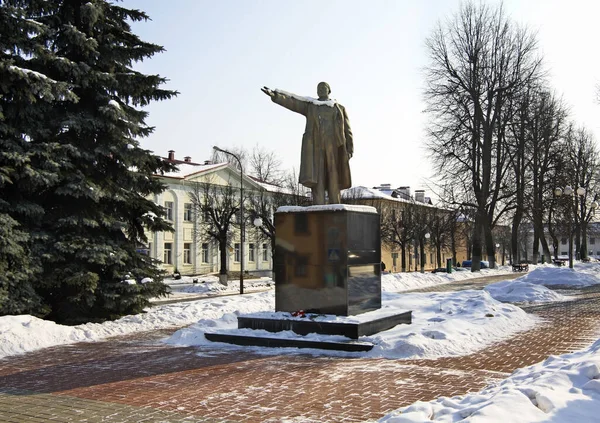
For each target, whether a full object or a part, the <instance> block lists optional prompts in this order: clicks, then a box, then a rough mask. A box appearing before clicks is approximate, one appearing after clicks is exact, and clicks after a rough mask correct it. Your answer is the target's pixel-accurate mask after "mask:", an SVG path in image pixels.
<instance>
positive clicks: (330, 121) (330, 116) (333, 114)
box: [261, 82, 354, 204]
mask: <svg viewBox="0 0 600 423" xmlns="http://www.w3.org/2000/svg"><path fill="white" fill-rule="evenodd" d="M261 91H262V92H264V93H265V94H266V95H268V96H269V97H271V100H273V102H274V103H277V104H279V105H280V106H283V107H285V108H287V109H290V110H291V111H293V112H296V113H300V114H302V115H304V116H306V129H305V131H304V135H303V136H302V150H301V160H300V175H299V178H298V179H299V182H300V183H301V184H302V185H304V186H305V187H308V188H310V189H311V191H312V199H313V204H325V190H327V195H328V197H329V204H339V203H340V202H341V201H340V190H342V189H346V188H350V187H351V186H352V179H351V177H350V164H349V159H350V158H351V157H352V154H353V152H354V146H353V140H352V131H351V129H350V121H349V119H348V115H347V114H346V109H345V108H344V106H342V105H341V104H338V103H337V102H336V101H335V100H332V99H330V98H329V94H330V93H331V88H330V87H329V84H328V83H327V82H320V83H319V85H317V94H318V96H319V98H318V99H314V98H310V97H301V96H297V95H295V94H291V93H287V92H285V91H282V90H271V89H270V88H267V87H263V88H261Z"/></svg>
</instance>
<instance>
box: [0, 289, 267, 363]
mask: <svg viewBox="0 0 600 423" xmlns="http://www.w3.org/2000/svg"><path fill="white" fill-rule="evenodd" d="M274 306H275V297H274V295H273V292H263V293H259V294H249V295H244V296H243V297H222V298H213V299H211V300H210V301H192V302H185V303H177V304H169V305H162V306H156V307H153V308H150V309H148V311H147V312H146V313H142V314H137V315H134V316H126V317H123V318H121V319H119V320H115V321H111V322H104V323H101V324H99V323H86V324H84V325H77V326H63V325H57V324H56V323H54V322H50V321H47V320H42V319H38V318H37V317H33V316H29V315H22V316H2V317H0V358H3V357H6V356H9V355H14V354H21V353H24V352H28V351H34V350H37V349H40V348H46V347H51V346H55V345H62V344H71V343H74V342H86V341H98V340H102V339H105V338H107V337H110V336H116V335H125V334H129V333H134V332H144V331H150V330H156V329H164V328H170V327H180V326H184V325H189V324H191V323H194V322H197V321H198V320H200V319H202V318H208V319H218V318H220V317H221V316H223V315H224V314H226V313H233V312H238V313H240V312H241V313H252V312H255V311H259V310H264V309H269V308H273V307H274Z"/></svg>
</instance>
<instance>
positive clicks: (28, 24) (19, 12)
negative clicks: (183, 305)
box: [0, 0, 176, 322]
mask: <svg viewBox="0 0 600 423" xmlns="http://www.w3.org/2000/svg"><path fill="white" fill-rule="evenodd" d="M0 19H2V21H0V31H1V33H0V34H1V35H2V38H1V40H2V41H1V45H0V47H1V51H0V113H2V115H0V119H1V121H0V125H1V127H0V142H1V143H2V151H3V152H4V151H9V152H10V154H8V153H7V154H2V155H1V156H0V169H2V170H0V175H5V176H0V178H2V179H0V190H2V192H1V193H2V198H3V199H4V200H5V203H4V204H3V205H2V208H1V209H0V212H4V213H7V214H9V215H10V217H11V218H13V219H14V220H15V221H16V222H18V223H19V224H20V225H21V226H20V227H18V228H19V229H20V230H22V231H24V232H26V233H27V235H28V239H27V240H25V239H23V240H21V243H22V247H23V248H25V251H28V252H29V261H30V262H31V266H32V270H34V271H35V270H37V269H36V266H39V271H36V272H35V273H34V275H33V276H32V277H31V278H30V279H29V280H30V283H31V286H32V288H33V289H34V290H35V293H36V295H37V296H39V297H40V298H41V306H40V307H38V308H37V310H36V312H37V313H36V314H42V315H43V314H44V313H46V310H49V313H48V314H47V317H49V318H52V319H54V320H57V321H61V322H77V321H87V320H101V319H106V318H115V317H118V316H120V315H123V314H129V313H136V312H140V311H141V310H142V309H143V308H144V307H145V306H147V305H148V299H149V298H150V297H154V296H157V295H161V294H164V293H165V292H166V286H165V285H163V284H162V279H161V276H160V271H159V270H158V268H157V266H156V263H154V262H153V261H152V259H150V258H149V257H148V256H145V255H142V254H140V253H138V252H137V251H136V250H137V248H138V247H139V245H140V244H141V243H144V242H146V241H147V240H146V238H145V235H144V228H147V229H148V230H150V231H162V230H168V229H170V225H169V224H168V222H166V221H165V220H164V219H163V218H162V217H161V216H162V215H163V210H162V208H161V207H160V206H157V205H156V204H155V203H154V202H153V201H151V200H150V199H148V196H150V195H152V194H156V193H159V192H161V191H162V190H163V189H164V187H163V186H162V184H161V183H160V182H159V181H158V180H157V179H155V178H153V177H152V175H153V174H154V173H160V172H164V171H167V170H170V169H171V166H172V165H170V164H167V163H164V162H163V161H162V160H161V159H160V158H159V157H157V156H155V155H153V154H152V152H150V151H148V150H145V149H143V148H141V147H140V145H139V142H138V139H139V138H141V137H145V136H148V135H149V134H150V133H151V132H152V128H151V127H148V126H147V125H146V124H145V118H146V116H147V112H145V111H143V110H141V109H140V108H141V107H143V106H145V105H147V104H149V103H150V102H151V101H154V100H165V99H169V98H171V97H173V96H174V95H176V92H174V91H169V90H165V89H161V88H160V87H161V85H162V84H164V83H165V79H164V78H162V77H160V76H158V75H144V74H142V73H140V72H137V71H136V70H135V68H134V64H135V62H138V61H141V60H143V59H146V58H149V57H152V56H153V55H154V54H156V53H159V52H161V51H162V50H163V48H162V47H161V46H159V45H156V44H152V43H148V42H144V41H142V40H140V39H139V37H137V36H136V35H135V34H133V33H132V32H131V27H130V23H131V22H135V21H143V20H146V19H148V17H147V15H146V14H144V13H143V12H141V11H138V10H129V9H126V8H123V7H120V6H119V5H118V4H116V3H115V2H109V1H103V0H90V1H87V0H86V1H83V0H47V1H41V0H33V1H23V0H9V1H0ZM5 22H7V23H8V25H7V26H6V27H5V25H4V23H5ZM5 31H6V32H7V33H8V32H10V34H7V38H5ZM5 147H7V148H5ZM4 194H6V195H4ZM17 206H18V207H17ZM15 207H17V210H16V211H14V210H15ZM19 208H20V209H19ZM15 228H16V227H15ZM0 236H1V235H0ZM143 278H151V279H152V280H153V282H149V283H145V284H128V283H124V282H123V281H124V280H131V279H134V280H141V279H143ZM146 280H147V279H146ZM13 300H14V299H13Z"/></svg>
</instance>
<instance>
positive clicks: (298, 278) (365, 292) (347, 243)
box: [274, 205, 381, 316]
mask: <svg viewBox="0 0 600 423" xmlns="http://www.w3.org/2000/svg"><path fill="white" fill-rule="evenodd" d="M335 206H339V207H335ZM275 228H276V229H275V230H276V234H277V236H276V240H275V242H276V244H275V263H274V267H275V281H276V284H275V310H276V311H288V312H294V311H298V310H304V311H307V312H314V313H322V314H335V315H341V316H349V315H355V314H359V313H364V312H366V311H371V310H377V309H379V308H380V307H381V236H380V226H379V214H378V213H377V211H376V210H375V209H374V208H373V207H366V206H348V205H332V206H312V207H281V208H279V210H278V211H277V213H275Z"/></svg>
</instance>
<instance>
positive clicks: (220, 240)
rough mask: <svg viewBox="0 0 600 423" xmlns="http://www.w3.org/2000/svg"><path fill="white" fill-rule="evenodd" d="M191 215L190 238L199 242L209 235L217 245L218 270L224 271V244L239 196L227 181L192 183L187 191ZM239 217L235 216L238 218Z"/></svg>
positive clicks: (235, 212)
mask: <svg viewBox="0 0 600 423" xmlns="http://www.w3.org/2000/svg"><path fill="white" fill-rule="evenodd" d="M189 196H190V201H191V203H192V212H193V215H194V219H195V222H196V224H195V226H194V228H195V229H194V239H195V240H196V244H199V243H201V242H202V240H204V239H207V238H209V239H212V240H214V241H215V242H216V243H217V245H218V246H219V255H220V262H221V267H220V270H219V274H221V275H226V274H227V255H228V254H227V248H228V246H229V243H230V240H231V238H232V236H233V228H234V224H235V223H234V222H235V216H236V214H239V212H240V197H239V195H238V192H237V189H235V188H234V187H233V186H232V185H231V184H227V185H217V184H214V183H210V182H197V183H194V184H192V186H191V191H190V193H189ZM238 220H239V219H238Z"/></svg>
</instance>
